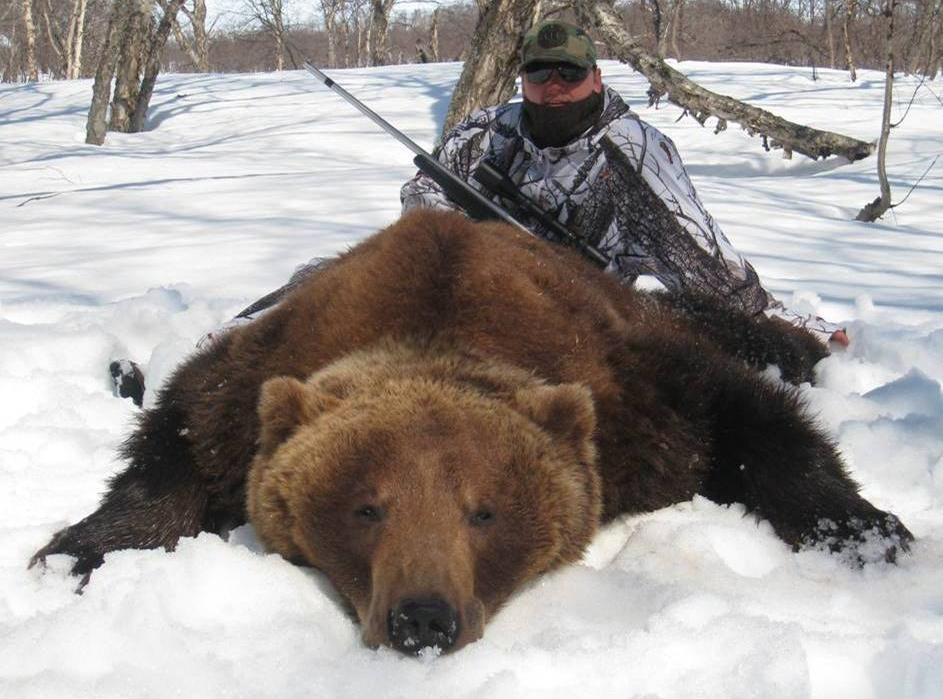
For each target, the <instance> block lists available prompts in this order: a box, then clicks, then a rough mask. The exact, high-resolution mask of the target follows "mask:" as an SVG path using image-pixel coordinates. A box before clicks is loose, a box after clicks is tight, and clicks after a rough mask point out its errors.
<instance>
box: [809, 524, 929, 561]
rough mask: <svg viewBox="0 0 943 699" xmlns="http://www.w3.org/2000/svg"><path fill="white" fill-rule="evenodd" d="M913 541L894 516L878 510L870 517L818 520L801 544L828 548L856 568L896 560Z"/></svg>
mask: <svg viewBox="0 0 943 699" xmlns="http://www.w3.org/2000/svg"><path fill="white" fill-rule="evenodd" d="M913 540H914V536H913V534H911V533H910V531H909V530H908V529H907V527H905V526H904V525H903V523H902V522H901V521H900V520H899V519H898V518H897V517H896V516H895V515H892V514H890V513H889V512H880V511H878V513H877V514H875V515H873V516H866V517H858V516H855V517H849V518H848V519H847V520H845V521H843V522H836V521H835V520H832V519H824V518H823V519H820V520H819V521H818V523H817V525H816V527H815V530H814V531H813V533H812V534H810V535H808V536H806V537H805V538H804V539H803V542H802V546H801V547H802V548H811V549H814V550H823V551H831V552H833V553H836V554H838V556H839V557H841V558H842V559H843V560H845V561H846V562H847V563H849V564H851V565H854V566H858V567H860V566H864V565H867V564H872V563H896V562H897V555H898V553H907V552H908V551H910V543H911V542H912V541H913Z"/></svg>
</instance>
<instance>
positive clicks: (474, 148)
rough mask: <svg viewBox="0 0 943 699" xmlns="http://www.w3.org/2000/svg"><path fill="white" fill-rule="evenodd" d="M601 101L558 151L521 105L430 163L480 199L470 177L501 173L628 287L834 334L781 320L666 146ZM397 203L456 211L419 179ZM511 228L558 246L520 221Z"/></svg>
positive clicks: (801, 321)
mask: <svg viewBox="0 0 943 699" xmlns="http://www.w3.org/2000/svg"><path fill="white" fill-rule="evenodd" d="M604 92H605V94H604V97H605V102H604V106H603V110H602V114H601V115H600V117H599V119H598V121H597V123H596V125H595V126H594V127H592V128H591V129H590V130H589V131H587V132H586V133H585V134H584V135H583V136H582V137H580V138H579V139H577V140H576V141H574V142H573V143H570V144H568V145H567V146H564V147H562V148H553V147H548V148H544V149H541V148H538V147H537V146H536V145H535V144H534V143H533V142H532V141H531V140H530V139H529V138H528V137H527V135H526V127H523V125H522V116H523V109H522V105H521V103H514V104H504V105H501V106H497V107H489V108H487V109H484V110H481V111H478V112H475V113H474V114H472V115H471V116H470V117H469V118H468V119H467V120H466V121H465V122H464V123H462V124H459V125H458V126H456V127H455V128H453V129H452V130H451V131H450V132H449V133H448V134H446V136H445V138H444V139H443V141H442V143H441V145H440V146H439V147H438V148H437V149H436V151H435V156H436V157H437V158H438V159H439V161H440V162H441V163H443V164H444V165H445V166H446V167H447V168H449V170H451V171H452V172H453V173H455V174H456V175H458V176H459V177H461V178H462V179H464V180H466V181H467V182H469V183H470V184H471V185H472V186H473V187H475V188H477V189H479V190H482V187H481V186H480V185H479V184H478V182H477V181H476V180H475V179H474V178H473V177H471V173H472V172H473V171H474V169H475V167H476V166H477V165H478V163H479V162H482V161H487V162H488V163H490V164H491V165H492V166H494V167H495V168H497V169H498V170H499V171H502V172H505V173H507V174H508V175H509V176H510V178H511V180H513V181H514V183H515V184H517V186H518V187H519V188H520V190H521V192H522V193H523V194H524V195H525V196H527V197H528V198H530V200H531V201H533V202H535V203H536V204H537V205H538V206H540V207H541V208H542V209H543V210H544V211H545V212H547V213H549V214H551V215H553V216H554V217H555V218H556V219H557V220H558V221H560V223H562V224H564V225H565V226H567V227H568V228H569V229H570V230H571V231H572V232H574V233H575V234H577V235H579V236H581V237H582V238H583V239H585V240H586V241H587V242H589V243H590V244H591V245H593V246H595V247H597V248H598V249H599V250H601V251H602V252H603V253H605V254H606V255H607V256H608V257H609V258H610V260H611V263H610V265H609V267H608V271H610V272H613V273H615V274H617V275H618V276H619V277H620V278H621V279H622V280H623V281H624V282H625V283H626V284H632V283H634V282H635V280H636V279H637V278H638V277H639V276H641V275H651V276H653V277H655V278H657V279H658V280H659V281H660V282H661V283H662V284H664V285H665V286H666V287H667V288H669V289H678V288H683V289H694V290H697V291H701V292H705V293H708V294H710V295H712V296H716V297H719V298H723V299H725V300H727V302H728V303H731V304H732V305H735V306H737V307H738V308H741V309H742V310H744V311H745V312H747V313H749V314H751V315H754V314H757V313H761V312H764V313H766V314H767V315H776V316H779V317H781V318H783V319H785V320H787V321H789V322H790V323H793V324H794V325H798V326H800V327H805V328H806V329H808V330H810V331H811V332H813V333H815V334H816V336H817V337H819V338H820V339H822V341H823V342H824V341H826V340H827V339H828V337H829V336H830V335H831V334H832V333H833V332H835V331H836V330H838V329H839V326H837V325H834V324H831V323H828V322H827V321H824V320H823V319H821V318H818V317H815V316H800V315H798V314H796V313H793V312H791V311H788V310H787V309H785V308H784V307H783V305H782V304H781V303H780V302H779V301H777V300H776V299H775V298H773V296H772V295H770V294H769V293H767V292H766V291H765V290H764V289H763V287H762V285H761V284H760V280H759V277H758V276H757V274H756V272H755V271H754V269H753V267H752V266H750V264H749V263H748V262H746V260H744V259H743V257H742V256H740V254H739V253H737V251H736V250H735V249H734V247H733V245H731V243H730V241H729V240H728V239H727V237H726V236H725V235H724V234H723V232H722V231H721V230H720V227H719V226H718V225H717V224H716V222H715V221H714V219H713V218H711V216H710V214H709V213H708V212H707V210H706V209H705V208H704V205H703V204H702V203H701V201H700V199H699V198H698V196H697V193H696V192H695V190H694V185H693V184H692V183H691V180H690V178H689V177H688V174H687V172H686V171H685V169H684V165H683V164H682V162H681V157H680V156H679V154H678V151H677V149H676V148H675V146H674V143H672V141H671V139H669V138H668V137H667V136H665V135H664V134H662V133H661V132H660V131H658V130H657V129H656V128H654V127H652V126H650V125H649V124H646V123H645V122H644V121H642V120H641V119H639V117H638V116H637V115H636V114H635V113H634V112H632V111H631V110H630V109H629V107H628V105H627V104H626V103H625V102H624V101H623V100H622V98H621V97H620V96H619V94H618V93H616V92H615V91H614V90H612V89H611V88H608V87H607V88H605V91H604ZM400 198H401V201H402V204H403V210H404V211H406V210H408V209H412V208H415V207H431V208H452V209H454V208H457V207H456V206H455V204H453V203H452V202H451V201H449V200H448V199H447V198H446V196H445V194H444V193H443V192H442V190H441V188H440V187H439V186H438V185H437V184H436V183H435V182H433V181H432V180H431V179H430V178H428V177H426V176H425V175H424V174H422V173H418V174H417V175H416V176H415V177H414V178H413V179H411V180H409V181H408V182H407V183H406V184H404V185H403V188H402V190H401V192H400ZM493 199H494V200H495V201H496V202H497V203H499V204H501V205H503V206H505V207H506V208H509V210H511V211H512V212H513V209H510V207H508V205H507V202H503V201H502V200H501V199H500V197H493ZM514 213H515V214H516V213H517V212H514ZM517 218H518V220H520V221H521V222H522V223H524V224H525V225H527V226H528V227H529V228H531V229H532V230H533V231H535V232H536V233H537V234H538V235H540V236H541V237H544V238H547V239H550V240H553V241H554V242H562V241H560V240H556V239H555V236H554V235H553V234H552V233H550V232H549V231H546V230H543V229H542V228H541V226H540V225H539V224H538V223H537V222H536V221H533V220H531V219H528V217H527V216H525V215H523V214H520V215H518V216H517Z"/></svg>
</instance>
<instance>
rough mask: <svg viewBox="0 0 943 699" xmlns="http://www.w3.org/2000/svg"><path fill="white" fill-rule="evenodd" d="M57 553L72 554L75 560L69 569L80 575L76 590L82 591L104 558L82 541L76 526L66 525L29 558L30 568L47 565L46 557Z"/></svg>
mask: <svg viewBox="0 0 943 699" xmlns="http://www.w3.org/2000/svg"><path fill="white" fill-rule="evenodd" d="M56 554H65V555H67V556H72V557H73V558H74V559H75V562H74V563H73V564H72V568H71V570H70V571H69V572H70V573H71V574H72V575H76V576H79V578H80V579H79V584H78V586H77V587H76V590H75V591H76V592H78V593H80V594H81V592H82V589H83V588H84V587H85V586H86V585H87V584H88V581H89V578H91V576H92V571H93V570H95V568H97V567H98V566H100V565H101V564H102V563H103V562H104V560H105V556H104V554H103V553H102V552H101V551H99V550H98V549H97V548H96V547H94V546H92V545H91V544H89V543H88V542H82V537H81V536H79V535H78V533H77V532H76V527H75V526H72V527H66V528H65V529H63V530H61V531H59V532H58V533H56V534H55V536H53V537H52V539H50V540H49V543H48V544H46V545H45V546H43V547H42V548H41V549H39V550H38V551H37V552H36V553H34V554H33V556H32V557H31V558H30V559H29V566H28V568H33V567H34V566H36V565H37V564H40V565H42V567H43V568H45V567H46V558H47V557H48V556H53V555H56Z"/></svg>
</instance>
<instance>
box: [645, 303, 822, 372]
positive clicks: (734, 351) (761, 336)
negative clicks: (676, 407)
mask: <svg viewBox="0 0 943 699" xmlns="http://www.w3.org/2000/svg"><path fill="white" fill-rule="evenodd" d="M657 297H658V298H659V300H660V301H661V302H662V303H665V304H666V305H668V306H669V307H671V308H673V309H676V310H678V311H680V312H681V313H682V314H683V315H684V317H685V318H686V319H688V320H689V321H690V322H691V324H692V325H693V330H694V331H695V332H697V333H699V334H701V335H704V336H705V337H706V338H707V339H709V340H711V341H712V342H714V343H716V344H717V345H718V346H720V347H721V348H723V349H724V350H725V351H726V352H727V353H728V354H731V355H733V356H735V357H738V358H739V359H742V360H743V361H745V362H746V363H747V364H748V365H750V366H752V367H754V368H756V369H761V370H762V369H765V368H766V367H767V366H768V365H770V364H775V365H776V366H778V367H779V370H780V372H781V374H782V378H783V380H784V381H788V382H789V383H793V384H800V383H803V382H809V383H812V382H814V380H815V372H814V371H813V369H814V367H815V365H816V364H817V363H818V362H819V361H820V360H821V359H824V358H825V357H827V356H828V354H829V353H828V349H826V347H825V346H824V345H823V344H822V343H821V342H819V340H818V339H816V337H815V336H814V335H812V333H810V332H809V331H807V330H803V329H802V328H797V327H795V326H792V325H790V324H789V323H787V322H786V321H784V320H780V319H778V318H767V317H766V316H763V315H760V316H749V315H747V314H745V313H743V312H741V311H739V310H737V309H734V308H730V307H729V306H726V305H724V304H723V302H722V300H720V299H716V298H712V297H708V296H705V295H703V294H698V293H694V292H691V291H674V292H670V293H668V292H664V293H659V294H657Z"/></svg>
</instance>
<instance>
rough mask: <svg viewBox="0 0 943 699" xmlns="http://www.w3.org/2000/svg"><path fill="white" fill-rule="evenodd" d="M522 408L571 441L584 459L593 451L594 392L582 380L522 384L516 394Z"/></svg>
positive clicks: (554, 433) (594, 422) (557, 436)
mask: <svg viewBox="0 0 943 699" xmlns="http://www.w3.org/2000/svg"><path fill="white" fill-rule="evenodd" d="M514 400H515V403H517V405H518V408H519V410H520V411H521V412H522V413H523V414H524V415H526V416H527V417H529V418H530V419H531V420H533V421H534V422H535V423H537V424H538V425H540V426H541V427H542V428H543V429H544V430H546V431H547V432H549V433H550V434H551V435H552V436H553V437H554V438H555V439H558V440H560V441H563V442H564V443H565V444H569V445H570V446H571V447H572V448H573V449H575V450H576V453H577V454H579V456H580V458H581V459H582V460H589V459H590V458H591V455H592V453H593V436H594V434H595V432H596V408H595V407H594V405H593V394H592V393H591V392H590V390H589V389H588V388H587V387H586V386H583V385H581V384H575V383H566V384H560V385H558V386H536V387H531V388H522V389H520V390H519V391H517V392H516V393H515V394H514Z"/></svg>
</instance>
